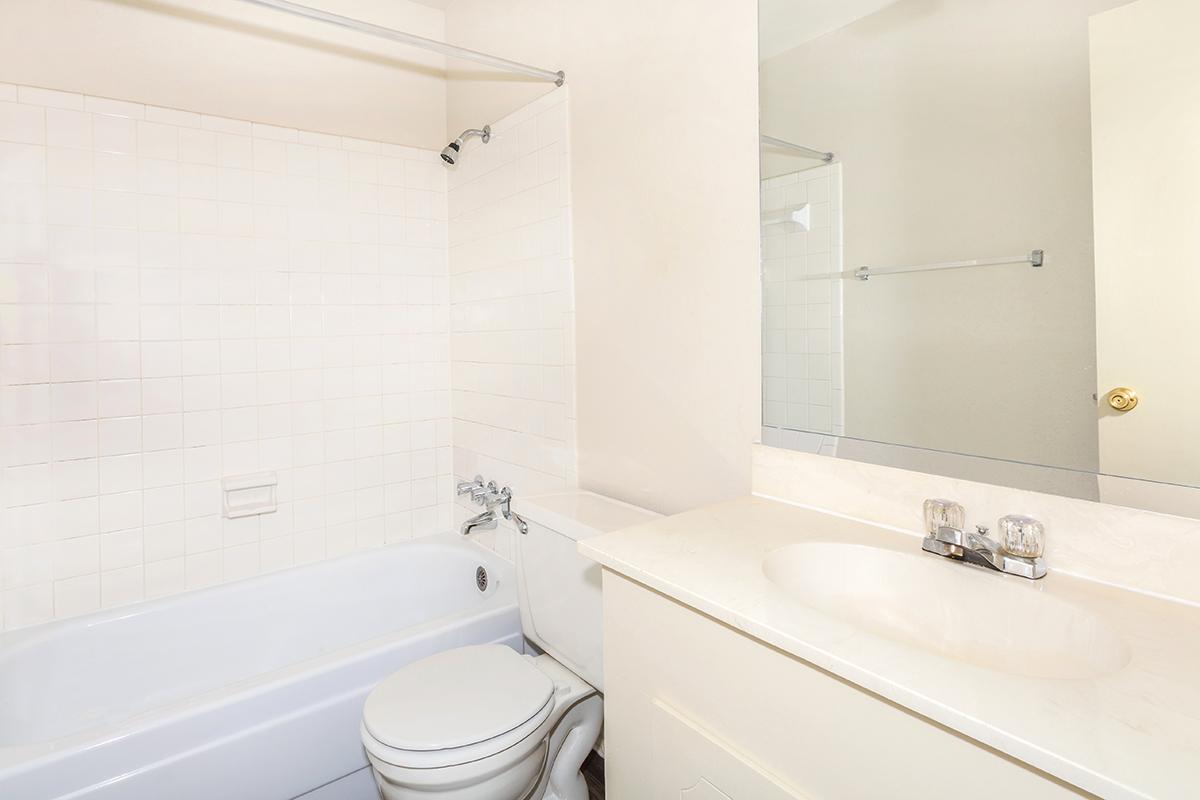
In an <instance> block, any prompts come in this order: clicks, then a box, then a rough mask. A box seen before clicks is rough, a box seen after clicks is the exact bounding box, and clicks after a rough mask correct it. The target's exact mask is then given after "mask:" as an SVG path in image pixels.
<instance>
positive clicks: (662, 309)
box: [446, 0, 760, 512]
mask: <svg viewBox="0 0 1200 800" xmlns="http://www.w3.org/2000/svg"><path fill="white" fill-rule="evenodd" d="M756 22H757V13H756V8H755V3H754V2H752V1H751V2H737V3H730V2H726V1H725V0H702V2H695V0H692V1H691V2H689V1H687V0H659V2H654V3H646V2H635V1H634V0H606V2H603V3H597V2H582V1H581V0H572V2H563V0H521V1H520V2H508V3H503V4H497V3H494V2H484V0H451V2H450V3H449V4H448V6H447V9H446V29H447V38H448V39H449V40H451V41H454V42H455V43H456V44H461V45H464V46H467V47H475V48H481V49H487V50H490V51H494V52H496V53H497V54H498V55H503V56H507V57H509V58H515V59H518V60H522V61H526V62H529V63H534V64H537V65H538V66H543V67H547V68H550V69H564V70H566V72H567V76H568V77H567V80H568V84H569V86H570V91H571V104H570V105H571V116H570V127H571V187H572V191H571V197H572V209H573V219H574V261H575V293H576V297H577V326H578V332H577V352H576V359H577V363H578V381H577V391H578V411H579V469H580V481H581V483H582V485H583V486H585V487H587V488H589V489H593V490H595V491H599V492H604V493H607V494H611V495H613V496H616V497H619V498H622V499H624V500H628V501H630V502H634V503H637V504H639V505H643V506H646V507H649V508H652V509H655V510H657V511H664V512H674V511H678V510H680V509H683V508H687V507H690V506H695V505H699V504H701V503H704V502H711V501H713V500H716V499H719V498H723V497H731V496H734V495H738V494H743V493H745V492H746V491H747V490H748V488H749V470H750V448H749V444H750V442H752V441H754V440H755V439H756V438H757V428H758V424H759V417H760V413H759V391H758V384H759V369H760V366H759V350H760V344H759V341H760V339H759V337H760V333H759V301H760V294H759V275H758V273H759V269H758V179H757V157H758V148H757V96H756V89H755V87H756V74H757V59H756V42H757V30H756ZM452 67H453V65H452ZM548 88H549V87H548V86H547V85H545V84H532V83H528V82H521V81H514V80H511V79H508V78H505V79H503V80H499V79H495V78H493V77H491V76H489V77H488V78H486V79H483V76H481V75H480V74H479V73H478V72H477V71H475V70H472V71H471V72H470V73H453V72H452V75H451V81H450V87H449V119H450V127H451V128H452V129H456V130H457V129H459V128H462V127H466V126H468V125H470V126H477V125H479V124H482V123H485V122H487V121H489V119H492V118H494V117H495V116H497V115H498V114H501V113H505V112H506V110H508V109H511V108H513V107H515V106H517V105H520V104H521V103H523V102H525V101H527V100H528V99H529V98H531V97H533V96H536V95H537V94H540V93H543V92H545V91H547V89H548Z"/></svg>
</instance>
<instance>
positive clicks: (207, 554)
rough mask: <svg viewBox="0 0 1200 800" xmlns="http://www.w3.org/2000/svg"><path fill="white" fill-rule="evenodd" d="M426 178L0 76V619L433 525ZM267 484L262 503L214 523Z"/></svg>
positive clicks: (443, 513)
mask: <svg viewBox="0 0 1200 800" xmlns="http://www.w3.org/2000/svg"><path fill="white" fill-rule="evenodd" d="M444 173H445V170H444V169H443V168H442V167H441V166H440V165H439V161H438V158H437V155H436V153H432V152H428V151H421V150H415V149H411V148H389V149H388V151H387V153H386V154H385V153H384V148H383V147H382V146H381V145H380V144H379V143H376V142H364V141H359V140H351V139H345V140H343V139H340V138H338V137H332V136H326V135H323V134H318V133H310V132H302V131H295V130H291V129H285V128H277V127H274V126H267V125H256V124H253V123H250V122H246V121H242V120H229V119H223V118H215V117H209V116H204V115H200V114H195V113H192V112H188V111H183V110H176V109H169V108H159V107H146V106H142V105H140V104H136V103H127V102H123V101H120V100H111V99H106V98H93V97H82V96H79V95H70V94H67V93H59V92H53V91H45V90H31V89H26V88H25V87H10V86H9V85H7V84H0V183H2V184H3V186H4V190H3V191H2V192H0V467H2V468H3V472H2V473H0V475H2V476H3V477H2V478H0V498H2V499H3V502H2V503H0V562H3V563H4V565H5V569H4V574H5V575H6V576H7V581H6V582H3V583H0V589H2V590H3V592H4V595H3V598H2V601H0V602H2V603H3V615H4V616H3V618H4V623H3V624H4V625H5V626H9V627H15V626H20V625H28V624H35V623H38V622H43V621H46V620H48V619H51V618H53V617H63V616H70V615H73V614H80V613H86V612H88V611H93V610H96V609H98V608H100V607H109V606H114V605H122V604H125V603H129V602H136V601H137V600H139V599H142V598H143V597H160V596H163V595H166V594H170V593H173V592H178V591H183V590H185V589H191V588H198V587H201V586H209V585H213V584H215V583H220V582H222V581H226V580H235V579H238V578H242V577H247V576H249V575H253V574H257V573H258V572H261V571H266V570H273V569H280V568H283V567H286V566H288V565H291V564H294V563H305V562H308V561H312V560H317V559H321V558H326V557H332V556H334V555H338V554H340V553H344V552H348V551H350V550H354V549H357V548H361V547H373V546H378V545H381V544H384V543H385V542H388V541H395V540H396V539H397V538H407V537H408V536H411V535H413V534H414V533H415V534H417V535H421V534H426V533H430V532H433V531H434V530H436V529H438V528H444V527H448V526H449V525H450V524H451V521H452V520H451V517H452V514H451V510H450V509H451V501H450V496H449V492H448V488H447V487H448V486H449V485H450V483H451V481H452V477H451V470H452V468H453V460H452V459H451V458H450V456H449V453H450V450H449V435H450V430H451V426H450V417H449V413H450V374H451V370H450V365H449V359H450V338H449V325H450V321H449V320H450V315H449V313H448V305H449V302H450V295H449V291H448V288H447V283H446V277H447V269H448V266H447V256H446V236H447V234H446V220H447V218H448V215H447V213H446V203H447V198H446V178H445V174H444ZM381 182H384V183H386V187H382V186H381ZM381 188H386V189H388V190H390V192H391V194H389V195H388V196H387V197H388V199H387V202H384V203H381V192H380V189H381ZM410 208H411V210H409V209H410ZM381 211H385V212H386V214H387V215H388V216H387V219H388V220H389V222H388V223H387V224H383V220H384V216H382V215H381ZM406 214H407V215H408V216H406ZM381 272H382V273H383V274H384V275H386V276H388V277H390V278H392V279H393V282H392V283H389V284H388V287H387V288H386V289H385V287H384V284H383V283H382V281H381V274H380V273H381ZM413 365H419V369H418V370H417V371H416V372H415V373H414V372H413V371H412V370H413ZM385 422H386V424H387V425H390V426H391V430H392V434H391V435H389V436H385ZM414 423H415V425H414ZM414 427H416V428H417V429H418V431H419V435H418V436H411V435H409V430H410V428H414ZM401 428H403V429H404V431H405V434H404V435H399V434H398V433H397V431H398V430H399V429H401ZM385 439H386V444H385ZM385 449H386V455H385ZM414 451H416V453H415V456H414ZM414 457H415V461H416V464H417V472H418V473H419V477H418V478H417V480H416V481H415V482H414V472H413V469H412V464H413V461H414ZM387 458H393V459H403V461H404V467H403V469H400V468H398V467H397V466H396V464H390V465H389V462H387V461H386V460H385V459H387ZM268 466H269V467H270V468H273V469H277V470H278V471H279V473H280V476H281V484H280V493H281V497H284V498H286V500H285V502H284V503H282V504H281V507H280V510H279V512H277V513H276V514H275V515H272V516H270V517H268V518H264V519H262V520H259V519H250V520H245V521H239V522H228V521H226V522H225V524H222V520H221V518H220V516H219V513H220V492H219V486H220V483H219V482H220V478H221V477H222V476H225V475H230V474H239V473H243V472H251V471H256V470H258V469H260V468H267V467H268ZM413 487H415V491H414V490H413ZM293 497H294V498H296V499H294V500H293ZM389 498H390V501H389ZM18 584H19V585H18Z"/></svg>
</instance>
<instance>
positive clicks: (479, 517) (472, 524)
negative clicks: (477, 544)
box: [459, 508, 496, 536]
mask: <svg viewBox="0 0 1200 800" xmlns="http://www.w3.org/2000/svg"><path fill="white" fill-rule="evenodd" d="M495 527H496V512H495V511H493V510H492V509H490V508H489V509H488V510H487V511H484V512H483V513H482V514H476V515H475V516H473V517H471V518H470V519H469V520H467V521H466V522H464V523H463V524H462V527H461V528H459V533H461V534H462V535H463V536H466V535H467V534H468V533H471V532H472V531H475V530H481V531H490V530H492V529H493V528H495Z"/></svg>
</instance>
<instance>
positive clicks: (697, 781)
mask: <svg viewBox="0 0 1200 800" xmlns="http://www.w3.org/2000/svg"><path fill="white" fill-rule="evenodd" d="M652 797H653V800H806V798H805V797H804V795H801V794H799V793H798V792H797V791H795V790H794V789H790V788H788V787H787V786H786V785H785V784H784V783H783V782H782V781H780V780H778V779H776V778H775V777H773V776H772V775H771V774H770V773H768V772H767V771H766V770H764V769H762V768H761V767H759V766H757V765H756V764H755V763H754V762H753V760H751V758H750V757H749V756H747V755H744V754H741V753H739V752H737V750H735V749H734V748H733V747H732V746H731V745H729V744H727V743H725V742H723V741H721V740H720V739H719V738H717V737H716V736H715V735H714V734H712V733H709V732H708V731H706V730H704V729H703V728H701V727H700V726H699V725H697V724H696V723H694V722H692V721H691V720H689V719H687V718H686V717H684V716H683V715H682V714H680V713H679V712H678V711H676V710H674V709H673V708H671V707H670V706H668V705H666V704H665V703H663V702H662V701H659V700H656V701H654V794H653V795H652Z"/></svg>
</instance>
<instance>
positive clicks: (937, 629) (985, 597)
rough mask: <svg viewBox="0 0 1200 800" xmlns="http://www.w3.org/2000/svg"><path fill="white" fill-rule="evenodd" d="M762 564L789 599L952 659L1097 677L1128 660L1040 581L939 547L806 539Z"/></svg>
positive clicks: (1045, 674) (1092, 618) (1083, 612)
mask: <svg viewBox="0 0 1200 800" xmlns="http://www.w3.org/2000/svg"><path fill="white" fill-rule="evenodd" d="M918 546H919V545H918ZM763 572H764V573H765V574H766V576H767V579H768V580H770V581H771V582H772V583H773V584H775V586H777V587H778V588H779V589H780V590H781V591H782V592H783V593H784V594H785V595H786V596H787V597H788V598H790V599H791V600H793V601H795V602H797V603H800V604H802V605H804V606H807V607H809V608H812V609H814V610H816V611H819V612H821V613H823V614H826V615H828V616H830V617H833V618H834V619H837V620H839V621H842V622H845V623H848V624H850V625H853V626H854V627H855V628H859V629H861V630H864V631H867V632H869V633H872V634H875V635H878V636H883V637H886V638H888V639H892V640H894V641H897V642H901V643H904V644H907V645H910V646H913V647H916V648H920V649H923V650H926V651H928V652H931V653H934V654H936V655H939V656H942V657H944V658H948V659H953V660H955V661H961V662H965V663H968V664H974V665H976V666H981V667H986V668H989V669H994V670H998V671H1001V672H1007V673H1011V674H1014V675H1023V676H1027V677H1033V678H1063V679H1087V678H1097V677H1100V676H1103V675H1108V674H1110V673H1113V672H1116V671H1117V670H1119V669H1121V668H1122V667H1124V666H1125V664H1127V663H1128V662H1129V648H1128V646H1127V645H1126V644H1125V642H1124V641H1123V640H1122V638H1121V636H1120V635H1119V634H1118V633H1117V632H1116V631H1115V630H1113V628H1112V627H1111V626H1110V625H1109V624H1108V623H1106V622H1105V621H1104V620H1103V619H1101V618H1100V617H1098V616H1096V615H1095V614H1093V613H1091V612H1089V611H1088V610H1087V609H1085V608H1083V607H1081V606H1077V605H1075V604H1073V603H1070V602H1067V601H1065V600H1062V599H1060V598H1058V597H1055V596H1053V595H1051V594H1048V593H1047V592H1046V591H1045V590H1044V585H1043V584H1040V583H1034V582H1031V581H1027V580H1024V579H1022V578H1014V577H1012V576H1007V575H999V574H991V573H988V572H986V571H983V570H980V569H977V568H972V567H968V566H966V565H964V564H959V563H954V562H951V561H948V560H945V559H942V558H939V557H938V556H932V555H926V554H924V553H920V552H916V553H904V552H900V551H896V550H887V549H884V548H879V547H871V546H868V545H857V544H842V543H834V542H806V543H801V544H794V545H789V546H787V547H782V548H780V549H778V550H775V551H773V552H771V553H770V554H768V556H767V558H766V559H765V561H764V562H763Z"/></svg>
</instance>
